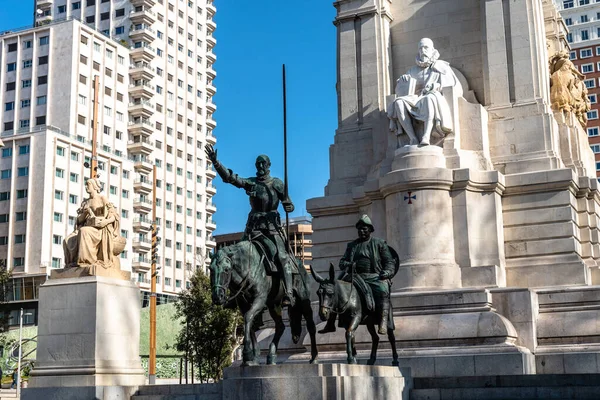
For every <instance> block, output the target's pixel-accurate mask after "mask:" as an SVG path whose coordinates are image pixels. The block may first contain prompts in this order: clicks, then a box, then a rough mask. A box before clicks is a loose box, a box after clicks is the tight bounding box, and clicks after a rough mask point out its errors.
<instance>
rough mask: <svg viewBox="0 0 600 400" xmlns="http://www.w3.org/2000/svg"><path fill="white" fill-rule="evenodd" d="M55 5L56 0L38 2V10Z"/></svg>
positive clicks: (39, 0) (38, 0)
mask: <svg viewBox="0 0 600 400" xmlns="http://www.w3.org/2000/svg"><path fill="white" fill-rule="evenodd" d="M53 4H54V0H37V3H36V6H37V8H39V9H41V10H43V9H44V8H50V7H52V5H53Z"/></svg>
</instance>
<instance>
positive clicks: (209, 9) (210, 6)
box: [206, 1, 217, 16]
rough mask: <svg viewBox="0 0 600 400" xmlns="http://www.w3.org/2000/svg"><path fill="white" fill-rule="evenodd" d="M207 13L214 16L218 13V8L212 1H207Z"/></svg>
mask: <svg viewBox="0 0 600 400" xmlns="http://www.w3.org/2000/svg"><path fill="white" fill-rule="evenodd" d="M206 13H207V14H208V15H210V16H214V15H215V14H216V13H217V8H216V7H215V5H214V4H213V2H212V1H207V2H206Z"/></svg>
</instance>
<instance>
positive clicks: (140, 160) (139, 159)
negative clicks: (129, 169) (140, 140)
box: [131, 155, 154, 174]
mask: <svg viewBox="0 0 600 400" xmlns="http://www.w3.org/2000/svg"><path fill="white" fill-rule="evenodd" d="M131 160H132V161H133V168H134V169H135V171H136V172H139V173H142V174H149V173H150V172H152V169H153V168H154V165H153V164H152V160H150V158H149V157H147V156H142V155H137V156H133V157H131Z"/></svg>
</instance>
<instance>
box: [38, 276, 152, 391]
mask: <svg viewBox="0 0 600 400" xmlns="http://www.w3.org/2000/svg"><path fill="white" fill-rule="evenodd" d="M39 304H40V310H39V315H40V318H39V327H38V346H37V359H36V363H35V369H34V370H33V371H32V372H31V379H30V381H29V382H30V383H29V385H30V386H31V387H65V386H136V385H143V384H144V382H145V378H144V370H143V369H142V365H141V362H140V357H139V341H140V291H139V289H138V288H137V286H136V285H135V284H134V283H132V282H131V281H124V280H121V279H113V278H104V277H100V276H90V277H83V278H70V279H68V278H65V279H50V280H48V281H46V283H44V284H43V285H42V286H40V295H39Z"/></svg>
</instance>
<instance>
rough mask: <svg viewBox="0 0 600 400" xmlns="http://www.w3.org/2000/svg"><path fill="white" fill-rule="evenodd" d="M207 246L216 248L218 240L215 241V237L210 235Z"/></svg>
mask: <svg viewBox="0 0 600 400" xmlns="http://www.w3.org/2000/svg"><path fill="white" fill-rule="evenodd" d="M205 244H206V247H207V248H209V249H214V248H215V247H217V242H215V239H214V238H212V237H210V238H207V239H206V242H205Z"/></svg>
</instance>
